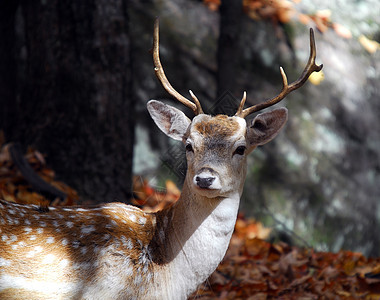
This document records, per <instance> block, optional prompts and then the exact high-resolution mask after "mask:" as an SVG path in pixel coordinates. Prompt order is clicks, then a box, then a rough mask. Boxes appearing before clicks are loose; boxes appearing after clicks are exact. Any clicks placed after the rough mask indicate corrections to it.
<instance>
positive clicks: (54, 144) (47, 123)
mask: <svg viewBox="0 0 380 300" xmlns="http://www.w3.org/2000/svg"><path fill="white" fill-rule="evenodd" d="M7 2H11V1H7ZM127 3H128V1H127V0H116V1H112V2H110V1H107V0H95V1H91V0H82V1H74V0H59V1H58V0H53V1H23V2H21V13H20V14H19V15H18V17H17V18H16V20H18V22H16V25H15V28H16V29H17V33H18V34H17V35H16V36H15V44H18V45H19V48H18V50H19V52H18V53H17V55H16V58H15V60H16V61H17V63H18V64H17V66H16V69H17V74H16V78H17V87H18V88H17V90H16V91H15V93H13V94H12V93H9V95H8V96H7V97H6V99H0V102H1V103H5V105H7V104H9V103H10V102H12V101H13V103H16V104H17V107H16V109H15V114H14V116H13V117H12V119H11V120H10V119H9V118H8V119H7V121H6V124H4V122H2V124H1V125H2V126H3V128H4V130H5V136H6V140H7V141H14V142H16V141H18V142H20V143H21V144H22V145H24V146H26V145H33V146H35V147H37V148H38V149H39V150H40V151H42V152H43V153H46V154H47V155H48V158H47V160H48V163H49V164H50V165H51V166H52V167H53V168H54V170H55V171H56V173H57V175H58V176H59V177H61V179H63V180H64V181H65V182H67V183H68V184H70V185H72V186H73V187H74V188H76V189H77V190H78V191H79V193H80V194H81V195H82V196H83V197H84V198H85V199H92V200H94V202H109V201H115V200H116V201H125V200H127V199H128V197H129V196H130V195H131V191H132V187H131V182H132V181H131V172H132V157H133V140H134V126H133V125H134V120H133V110H134V104H133V101H132V97H131V85H132V77H131V74H130V70H131V59H130V52H131V51H130V49H131V45H130V44H131V42H130V38H129V32H128V13H127ZM0 22H1V23H2V24H3V21H0ZM2 38H3V37H2ZM19 53H20V55H18V54H19ZM0 59H1V60H3V59H2V58H0ZM2 63H3V62H1V63H0V65H2ZM11 69H12V68H7V70H1V71H2V72H1V73H2V74H0V78H3V77H4V76H6V74H7V72H9V71H11ZM2 88H4V83H3V82H1V83H0V90H1V89H2Z"/></svg>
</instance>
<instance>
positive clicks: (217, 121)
mask: <svg viewBox="0 0 380 300" xmlns="http://www.w3.org/2000/svg"><path fill="white" fill-rule="evenodd" d="M310 49H311V51H310V57H309V61H308V63H307V65H306V67H305V69H304V71H303V73H302V75H301V76H300V78H299V79H298V80H296V81H295V82H293V83H291V84H290V85H289V84H288V82H287V77H286V74H285V72H284V70H283V69H282V68H280V72H281V76H282V80H283V88H282V91H281V92H280V94H279V95H278V96H276V97H274V98H272V99H269V100H267V101H265V102H263V103H259V104H257V105H254V106H251V107H248V108H246V109H244V104H245V100H246V92H244V93H243V98H242V100H241V103H240V105H239V107H238V109H237V112H236V114H235V115H234V116H226V115H217V116H210V115H207V114H204V113H203V110H202V107H201V104H200V102H199V100H198V98H197V97H196V96H195V95H194V93H193V92H192V91H189V92H190V95H191V97H192V99H193V101H191V100H189V99H187V98H185V97H184V96H182V95H181V94H180V93H178V92H177V91H176V90H175V89H174V88H173V87H172V85H171V84H170V82H169V81H168V79H167V77H166V75H165V73H164V70H163V68H162V65H161V62H160V57H159V25H158V20H156V23H155V30H154V41H153V61H154V66H155V69H154V70H155V72H156V75H157V77H158V79H159V80H160V82H161V84H162V86H163V87H164V88H165V89H166V91H167V92H168V93H169V94H170V95H171V96H173V97H174V98H175V99H176V100H178V101H179V102H181V103H182V104H184V105H185V106H187V107H189V108H190V109H191V110H192V111H193V112H194V114H195V117H194V118H193V119H192V120H190V119H189V118H188V117H186V115H185V114H184V113H183V112H182V111H180V110H178V109H177V108H174V107H172V106H169V105H167V104H164V103H162V102H159V101H156V100H151V101H149V103H148V111H149V113H150V115H151V117H152V118H153V120H154V121H155V123H156V124H157V126H158V127H159V128H160V129H161V130H162V131H163V132H164V133H165V134H166V135H168V136H169V137H171V138H173V139H175V140H180V141H182V142H183V143H184V144H185V147H186V157H187V163H188V164H187V165H188V170H187V175H186V179H185V180H186V184H187V185H188V186H189V187H191V188H192V189H193V190H194V192H195V193H197V194H199V195H202V196H205V197H208V198H214V197H229V196H231V194H232V193H235V192H236V191H238V192H239V194H241V191H242V187H243V184H244V178H245V175H246V157H247V155H248V154H249V153H250V152H251V151H252V150H253V149H255V148H256V147H257V146H260V145H263V144H265V143H267V142H269V141H270V140H272V139H273V138H274V137H275V136H276V135H277V134H278V133H279V132H280V130H281V129H282V127H283V126H284V125H285V123H286V121H287V117H288V112H287V109H286V108H279V109H275V110H273V111H270V112H266V113H262V114H259V115H257V116H256V117H255V118H254V119H253V121H252V122H251V123H250V124H247V123H246V121H245V117H247V116H248V115H250V114H252V113H254V112H257V111H260V110H262V109H264V108H267V107H269V106H272V105H274V104H276V103H278V102H280V101H281V100H282V99H283V98H285V96H286V95H287V94H289V93H290V92H292V91H294V90H296V89H298V88H299V87H301V86H302V85H303V84H304V83H305V82H306V80H307V79H308V77H309V76H310V74H311V73H313V72H318V71H320V70H321V69H322V65H320V66H318V65H316V64H315V57H316V49H315V42H314V34H313V30H312V29H310Z"/></svg>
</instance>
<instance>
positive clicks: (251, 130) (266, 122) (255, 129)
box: [247, 107, 288, 150]
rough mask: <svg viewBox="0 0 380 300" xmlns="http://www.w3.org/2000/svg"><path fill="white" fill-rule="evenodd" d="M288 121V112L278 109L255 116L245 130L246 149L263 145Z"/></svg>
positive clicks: (284, 109)
mask: <svg viewBox="0 0 380 300" xmlns="http://www.w3.org/2000/svg"><path fill="white" fill-rule="evenodd" d="M287 120H288V110H287V109H286V108H284V107H283V108H279V109H275V110H272V111H270V112H267V113H263V114H259V115H257V116H256V117H255V118H254V119H253V121H252V123H251V125H250V126H249V127H248V129H247V141H248V143H249V146H248V149H249V150H253V149H254V148H255V147H256V146H260V145H264V144H266V143H268V142H269V141H271V140H272V139H273V138H274V137H275V136H276V135H277V134H278V133H279V132H280V130H281V129H282V127H284V125H285V123H286V121H287Z"/></svg>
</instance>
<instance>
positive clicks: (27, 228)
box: [24, 227, 32, 233]
mask: <svg viewBox="0 0 380 300" xmlns="http://www.w3.org/2000/svg"><path fill="white" fill-rule="evenodd" d="M24 231H25V233H31V231H32V228H30V227H25V228H24Z"/></svg>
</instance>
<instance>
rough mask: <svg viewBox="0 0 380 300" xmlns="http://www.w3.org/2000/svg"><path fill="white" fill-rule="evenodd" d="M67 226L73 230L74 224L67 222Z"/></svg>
mask: <svg viewBox="0 0 380 300" xmlns="http://www.w3.org/2000/svg"><path fill="white" fill-rule="evenodd" d="M66 226H67V227H69V228H72V227H73V226H74V223H73V222H71V221H67V222H66Z"/></svg>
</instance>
